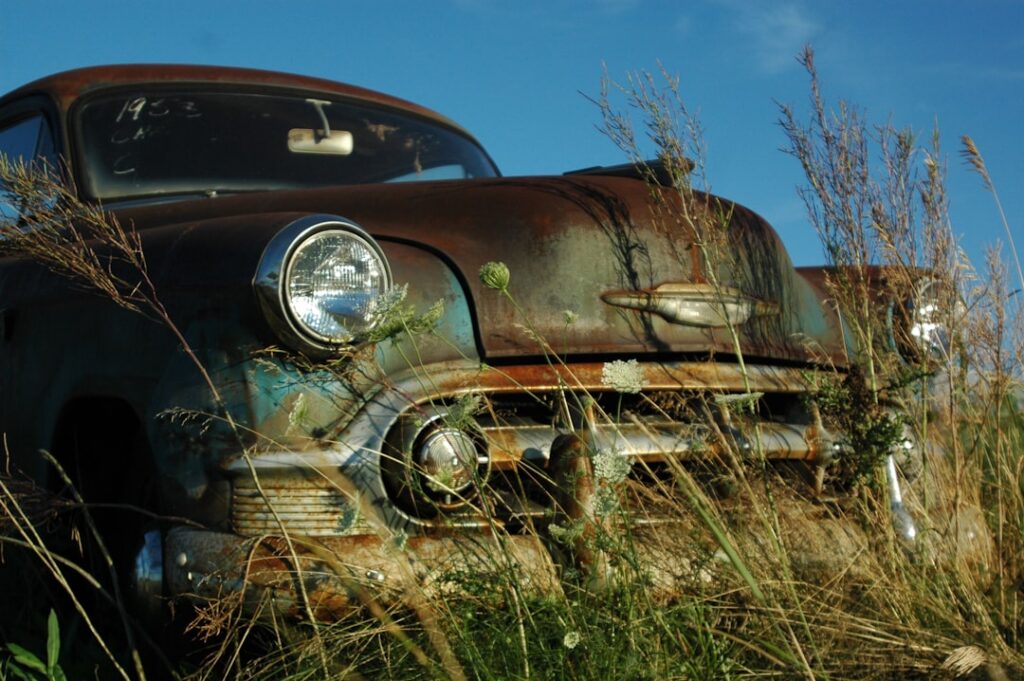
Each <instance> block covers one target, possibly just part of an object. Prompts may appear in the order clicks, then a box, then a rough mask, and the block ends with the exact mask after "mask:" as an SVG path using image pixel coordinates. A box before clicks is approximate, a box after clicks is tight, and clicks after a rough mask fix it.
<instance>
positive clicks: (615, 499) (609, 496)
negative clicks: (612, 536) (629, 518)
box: [592, 487, 619, 518]
mask: <svg viewBox="0 0 1024 681" xmlns="http://www.w3.org/2000/svg"><path fill="white" fill-rule="evenodd" d="M592 508H593V511H594V516H595V517H597V518H607V517H609V516H611V515H614V514H615V513H616V512H617V511H618V510H619V495H618V494H616V493H615V490H613V489H611V488H608V487H599V488H598V489H597V491H596V492H594V502H593V507H592Z"/></svg>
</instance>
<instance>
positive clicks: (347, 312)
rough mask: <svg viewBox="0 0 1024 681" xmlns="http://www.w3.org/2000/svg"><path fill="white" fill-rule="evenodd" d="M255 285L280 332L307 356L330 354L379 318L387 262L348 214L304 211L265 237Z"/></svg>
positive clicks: (386, 286) (385, 290) (388, 281)
mask: <svg viewBox="0 0 1024 681" xmlns="http://www.w3.org/2000/svg"><path fill="white" fill-rule="evenodd" d="M253 287H254V289H255V292H256V299H257V301H258V302H259V304H260V307H261V309H262V310H263V314H264V315H265V316H266V319H267V321H268V322H269V324H270V326H271V328H272V329H273V331H274V332H276V333H277V335H278V336H279V337H280V338H281V340H283V341H284V342H285V343H287V344H288V345H289V346H291V347H292V348H293V349H295V350H299V351H301V352H303V353H306V354H309V355H311V356H330V355H331V354H332V353H334V352H335V351H336V350H337V349H338V347H339V346H341V345H344V344H346V343H352V342H358V341H360V340H361V339H363V338H365V337H366V335H367V334H368V332H369V331H370V330H371V329H372V328H373V327H374V325H375V324H376V323H377V321H378V319H379V316H380V306H381V302H382V298H383V297H384V296H385V295H387V293H388V291H389V290H390V289H391V268H390V267H389V266H388V261H387V259H386V258H385V257H384V252H383V251H382V250H381V249H380V246H378V245H377V242H376V241H374V240H373V237H371V236H370V235H369V234H367V233H366V232H364V231H363V230H362V229H360V228H359V227H358V226H356V225H355V224H353V223H352V222H349V221H347V220H345V219H343V218H339V217H337V216H333V215H307V216H305V217H302V218H299V219H298V220H295V221H293V222H291V223H289V224H288V225H286V226H285V227H284V228H283V229H281V231H279V232H278V233H277V234H275V235H274V237H273V238H272V239H271V240H270V241H269V242H268V243H267V245H266V247H265V248H264V249H263V255H262V256H261V258H260V263H259V267H258V268H257V270H256V276H255V277H254V278H253Z"/></svg>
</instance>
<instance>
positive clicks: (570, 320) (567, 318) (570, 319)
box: [562, 310, 580, 326]
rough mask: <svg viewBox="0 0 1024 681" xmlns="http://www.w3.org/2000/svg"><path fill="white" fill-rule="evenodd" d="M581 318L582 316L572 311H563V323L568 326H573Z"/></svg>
mask: <svg viewBox="0 0 1024 681" xmlns="http://www.w3.org/2000/svg"><path fill="white" fill-rule="evenodd" d="M579 318H580V316H579V315H578V314H576V313H575V312H573V311H572V310H562V321H564V322H565V325H566V326H572V325H573V324H575V323H576V320H577V319H579Z"/></svg>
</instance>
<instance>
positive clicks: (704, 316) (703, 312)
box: [601, 282, 779, 328]
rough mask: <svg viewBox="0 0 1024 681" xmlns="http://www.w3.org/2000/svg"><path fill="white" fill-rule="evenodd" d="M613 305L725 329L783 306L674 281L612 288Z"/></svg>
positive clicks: (608, 294) (608, 300) (604, 296)
mask: <svg viewBox="0 0 1024 681" xmlns="http://www.w3.org/2000/svg"><path fill="white" fill-rule="evenodd" d="M601 299H602V300H603V301H604V302H606V303H608V304H609V305H615V306H616V307H625V308H629V309H632V310H640V311H642V312H650V313H652V314H656V315H658V316H659V317H661V318H663V319H665V320H666V321H668V322H671V323H673V324H680V325H682V326H696V327H699V328H724V327H727V326H729V325H730V324H743V323H744V322H746V321H747V320H748V319H750V318H751V317H757V316H763V315H770V314H777V313H778V311H779V306H778V305H776V304H775V303H770V302H766V301H763V300H759V299H758V298H754V297H752V296H748V295H747V294H746V293H744V292H743V291H740V290H739V289H735V288H730V287H728V286H720V287H715V286H712V285H711V284H698V283H677V282H670V283H666V284H662V285H661V286H657V287H655V288H653V289H648V290H642V291H608V292H606V293H604V294H602V295H601Z"/></svg>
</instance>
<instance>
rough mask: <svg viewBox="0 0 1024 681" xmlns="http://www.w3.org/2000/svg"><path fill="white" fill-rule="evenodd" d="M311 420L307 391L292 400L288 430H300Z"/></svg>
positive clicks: (290, 431)
mask: <svg viewBox="0 0 1024 681" xmlns="http://www.w3.org/2000/svg"><path fill="white" fill-rule="evenodd" d="M308 420H309V408H308V407H307V406H306V393H299V395H298V397H296V398H295V401H294V402H292V408H291V411H289V412H288V432H289V433H292V432H295V431H297V430H300V429H301V428H302V427H303V426H304V425H305V424H306V422H307V421H308Z"/></svg>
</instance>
